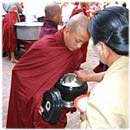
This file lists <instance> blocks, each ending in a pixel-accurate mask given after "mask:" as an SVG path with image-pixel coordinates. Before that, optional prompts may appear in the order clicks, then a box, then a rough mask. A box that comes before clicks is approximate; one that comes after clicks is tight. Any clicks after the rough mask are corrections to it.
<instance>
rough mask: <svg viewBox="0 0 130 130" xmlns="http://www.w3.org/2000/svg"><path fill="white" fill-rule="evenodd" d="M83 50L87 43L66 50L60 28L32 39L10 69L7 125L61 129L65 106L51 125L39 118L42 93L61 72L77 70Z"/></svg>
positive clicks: (65, 119)
mask: <svg viewBox="0 0 130 130" xmlns="http://www.w3.org/2000/svg"><path fill="white" fill-rule="evenodd" d="M86 49H87V44H86V45H84V46H83V47H82V49H78V50H76V51H73V52H72V51H70V50H68V49H67V48H66V47H65V43H64V40H63V31H62V30H61V31H58V32H57V33H55V34H53V35H48V36H45V37H43V38H41V39H40V40H39V41H37V42H35V43H34V44H33V45H32V46H31V47H30V48H29V50H28V51H27V52H26V53H25V54H24V55H23V56H22V57H21V58H20V60H19V62H18V63H17V64H16V65H15V67H14V69H13V71H12V83H11V94H10V101H9V109H8V116H7V128H64V127H65V126H66V124H67V118H66V113H67V112H68V109H66V108H64V109H63V111H62V116H61V117H60V120H59V122H58V123H56V124H53V125H52V124H50V123H48V122H46V121H44V120H43V119H42V117H41V116H40V114H39V112H38V111H39V107H40V105H41V103H42V97H43V93H45V92H46V91H47V90H49V89H50V88H53V87H54V84H55V83H56V82H57V81H58V80H59V78H60V77H61V76H62V75H63V74H65V73H68V72H73V71H74V70H76V69H79V67H80V64H81V63H82V62H84V61H85V59H86V57H85V56H86V55H85V54H86ZM81 50H82V51H81Z"/></svg>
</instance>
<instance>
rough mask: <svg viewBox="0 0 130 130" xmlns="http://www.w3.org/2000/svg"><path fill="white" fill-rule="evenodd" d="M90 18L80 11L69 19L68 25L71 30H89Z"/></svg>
mask: <svg viewBox="0 0 130 130" xmlns="http://www.w3.org/2000/svg"><path fill="white" fill-rule="evenodd" d="M88 23H89V20H88V19H87V17H86V16H85V15H84V14H83V13H79V14H76V15H74V16H73V17H71V19H70V20H69V21H68V23H67V25H66V27H68V28H69V29H70V30H71V31H79V30H80V31H83V30H84V31H88Z"/></svg>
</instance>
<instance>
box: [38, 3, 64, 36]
mask: <svg viewBox="0 0 130 130" xmlns="http://www.w3.org/2000/svg"><path fill="white" fill-rule="evenodd" d="M61 21H62V18H61V8H60V6H59V5H58V4H56V3H51V4H48V5H46V7H45V17H44V19H43V27H42V29H41V32H40V38H41V37H43V36H45V35H48V34H52V33H55V32H57V31H58V25H59V24H60V23H61Z"/></svg>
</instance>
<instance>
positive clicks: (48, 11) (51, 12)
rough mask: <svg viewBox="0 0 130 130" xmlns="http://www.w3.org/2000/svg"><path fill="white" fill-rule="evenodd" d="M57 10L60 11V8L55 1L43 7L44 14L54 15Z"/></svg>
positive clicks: (47, 15)
mask: <svg viewBox="0 0 130 130" xmlns="http://www.w3.org/2000/svg"><path fill="white" fill-rule="evenodd" d="M59 11H61V8H60V6H59V5H58V4H55V3H51V4H48V5H46V7H45V16H46V17H54V16H55V15H56V14H57V13H58V12H59Z"/></svg>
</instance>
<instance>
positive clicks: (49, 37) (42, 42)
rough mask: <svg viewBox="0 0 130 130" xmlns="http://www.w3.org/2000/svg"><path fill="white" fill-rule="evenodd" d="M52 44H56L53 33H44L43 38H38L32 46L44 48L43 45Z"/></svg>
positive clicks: (48, 45)
mask: <svg viewBox="0 0 130 130" xmlns="http://www.w3.org/2000/svg"><path fill="white" fill-rule="evenodd" d="M52 46H56V39H55V37H54V35H46V36H44V37H43V38H40V39H39V40H38V41H36V42H35V43H34V46H33V47H34V48H35V47H41V48H44V47H52Z"/></svg>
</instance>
